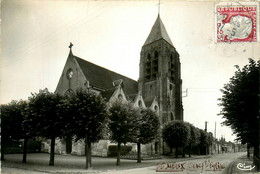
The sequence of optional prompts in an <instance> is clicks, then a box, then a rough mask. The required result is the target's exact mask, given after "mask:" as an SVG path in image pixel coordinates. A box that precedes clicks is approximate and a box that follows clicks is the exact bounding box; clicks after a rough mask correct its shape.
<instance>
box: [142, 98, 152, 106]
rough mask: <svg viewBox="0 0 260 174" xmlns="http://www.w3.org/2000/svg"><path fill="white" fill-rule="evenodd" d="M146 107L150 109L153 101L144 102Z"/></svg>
mask: <svg viewBox="0 0 260 174" xmlns="http://www.w3.org/2000/svg"><path fill="white" fill-rule="evenodd" d="M144 103H145V106H146V107H150V106H151V105H152V103H153V100H150V101H144Z"/></svg>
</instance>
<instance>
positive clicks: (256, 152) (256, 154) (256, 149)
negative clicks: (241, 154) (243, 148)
mask: <svg viewBox="0 0 260 174" xmlns="http://www.w3.org/2000/svg"><path fill="white" fill-rule="evenodd" d="M253 163H254V165H255V166H256V170H257V171H259V167H260V166H259V163H260V160H259V146H258V144H256V145H255V146H254V158H253Z"/></svg>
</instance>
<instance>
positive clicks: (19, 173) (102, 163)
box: [2, 153, 245, 174]
mask: <svg viewBox="0 0 260 174" xmlns="http://www.w3.org/2000/svg"><path fill="white" fill-rule="evenodd" d="M243 154H245V153H227V154H220V155H216V156H212V157H211V158H210V156H207V157H206V156H204V157H203V156H197V157H196V156H194V157H193V158H179V159H174V158H170V157H165V158H163V159H157V160H146V161H142V163H141V164H140V163H136V160H124V159H122V160H121V165H120V166H115V163H116V159H114V158H99V157H94V158H92V161H93V167H92V168H90V169H88V170H86V169H84V164H85V157H83V156H71V155H69V156H66V155H55V166H48V161H49V154H28V160H27V164H23V163H21V159H22V155H21V154H12V155H6V156H5V157H6V161H4V162H2V173H8V174H23V173H24V174H25V173H26V174H27V173H29V174H32V173H35V174H43V173H70V174H72V173H77V174H86V173H104V174H114V173H116V174H120V173H123V174H125V173H130V174H140V173H144V174H145V173H147V174H148V173H149V174H150V173H162V172H160V170H165V171H164V172H163V173H169V172H170V173H173V171H175V172H174V173H176V174H179V173H189V174H193V173H194V174H195V173H196V174H197V173H218V174H220V173H221V174H227V172H228V171H229V168H228V165H229V163H231V162H232V161H234V160H235V159H236V158H238V157H239V156H241V155H243ZM167 164H170V165H168V167H167ZM202 166H203V167H202ZM166 167H167V168H166ZM156 169H157V172H156ZM176 169H178V170H177V171H176ZM180 169H182V171H181V172H180ZM214 169H215V171H214ZM178 171H179V172H178Z"/></svg>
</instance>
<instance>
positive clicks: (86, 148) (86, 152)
mask: <svg viewBox="0 0 260 174" xmlns="http://www.w3.org/2000/svg"><path fill="white" fill-rule="evenodd" d="M88 150H89V148H88V136H86V138H85V156H86V167H85V168H86V169H88V159H89V158H88Z"/></svg>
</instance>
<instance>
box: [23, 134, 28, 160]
mask: <svg viewBox="0 0 260 174" xmlns="http://www.w3.org/2000/svg"><path fill="white" fill-rule="evenodd" d="M27 144H28V139H27V138H25V139H24V143H23V163H26V155H27Z"/></svg>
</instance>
